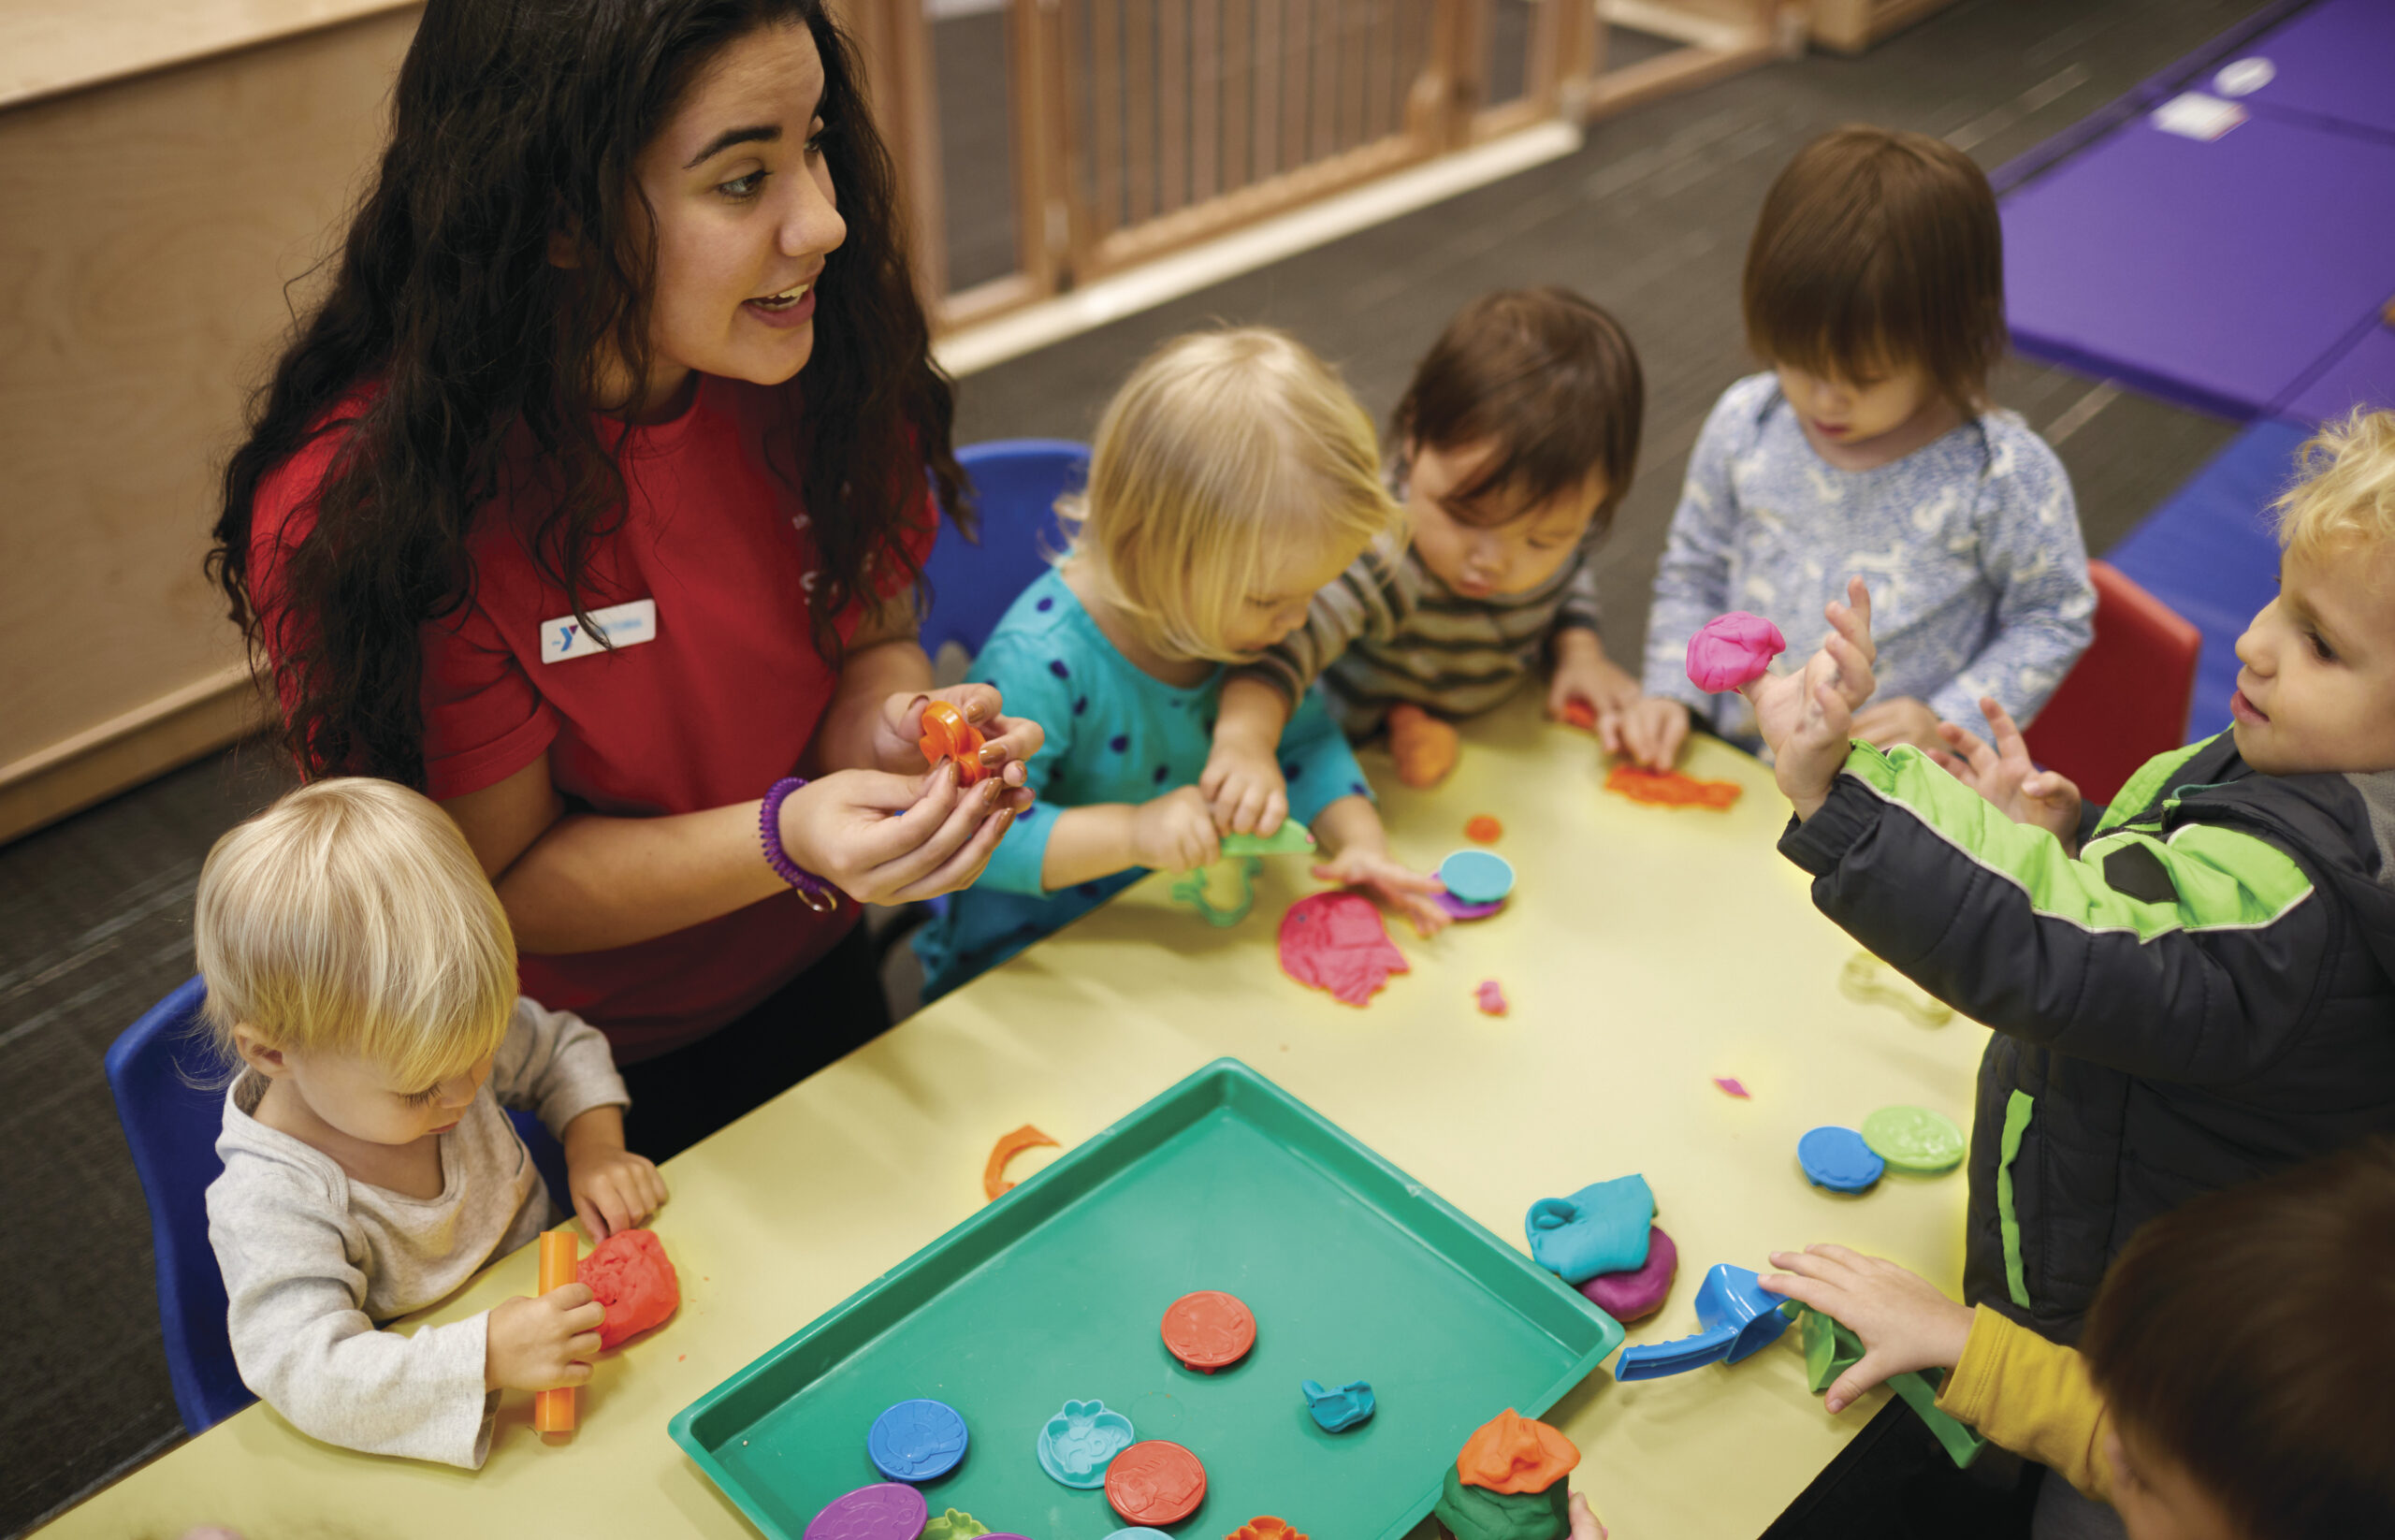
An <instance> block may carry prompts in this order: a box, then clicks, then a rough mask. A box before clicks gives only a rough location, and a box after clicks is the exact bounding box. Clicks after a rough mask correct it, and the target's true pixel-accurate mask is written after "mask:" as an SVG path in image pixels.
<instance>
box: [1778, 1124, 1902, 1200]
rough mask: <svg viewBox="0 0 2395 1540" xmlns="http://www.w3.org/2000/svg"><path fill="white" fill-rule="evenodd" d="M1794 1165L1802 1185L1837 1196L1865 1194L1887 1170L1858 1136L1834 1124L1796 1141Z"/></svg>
mask: <svg viewBox="0 0 2395 1540" xmlns="http://www.w3.org/2000/svg"><path fill="white" fill-rule="evenodd" d="M1796 1163H1797V1164H1798V1165H1799V1166H1802V1167H1804V1168H1805V1180H1806V1181H1807V1182H1810V1183H1811V1184H1813V1185H1814V1186H1816V1187H1827V1188H1828V1189H1829V1190H1830V1191H1832V1192H1839V1193H1859V1192H1869V1191H1870V1190H1871V1188H1872V1186H1873V1185H1874V1184H1877V1183H1878V1182H1879V1180H1880V1176H1881V1175H1882V1174H1883V1173H1885V1172H1886V1170H1887V1169H1888V1163H1887V1162H1886V1161H1884V1160H1882V1159H1880V1155H1879V1152H1878V1151H1876V1150H1874V1149H1872V1148H1871V1146H1870V1145H1869V1144H1867V1143H1865V1142H1864V1139H1863V1136H1862V1135H1861V1134H1858V1133H1856V1132H1855V1131H1854V1130H1853V1129H1851V1128H1841V1127H1838V1126H1836V1125H1835V1124H1833V1125H1831V1126H1827V1127H1822V1128H1816V1129H1814V1130H1813V1131H1812V1132H1811V1133H1808V1134H1807V1135H1806V1136H1805V1137H1804V1138H1802V1139H1800V1140H1797V1141H1796Z"/></svg>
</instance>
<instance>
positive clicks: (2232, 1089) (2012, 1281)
mask: <svg viewBox="0 0 2395 1540" xmlns="http://www.w3.org/2000/svg"><path fill="white" fill-rule="evenodd" d="M2306 467H2307V470H2308V471H2309V472H2310V474H2309V475H2308V477H2307V479H2305V480H2304V481H2303V482H2302V483H2301V484H2300V485H2299V486H2298V487H2295V488H2294V489H2293V490H2292V491H2290V492H2289V493H2288V494H2287V495H2286V497H2285V498H2284V499H2282V500H2281V503H2280V511H2281V515H2282V521H2281V530H2280V538H2281V544H2282V545H2283V547H2284V552H2283V557H2282V560H2281V567H2280V584H2281V587H2280V593H2279V595H2278V597H2277V598H2276V599H2274V600H2273V601H2272V603H2270V604H2269V605H2268V606H2266V607H2265V608H2264V609H2263V610H2262V612H2261V613H2260V614H2259V615H2257V616H2256V617H2255V618H2254V621H2253V623H2252V625H2250V626H2249V627H2248V628H2247V630H2246V632H2245V634H2244V635H2243V637H2241V638H2240V639H2239V641H2238V644H2237V655H2238V658H2239V660H2240V661H2241V662H2242V663H2243V671H2242V672H2241V673H2240V674H2239V676H2238V690H2237V694H2236V696H2235V698H2234V699H2233V700H2232V702H2231V707H2232V711H2233V715H2234V717H2235V725H2234V726H2233V727H2232V728H2231V729H2230V731H2228V733H2225V734H2220V735H2219V736H2217V737H2214V738H2211V739H2208V740H2206V741H2205V742H2202V743H2199V744H2195V745H2193V746H2190V747H2188V748H2181V749H2177V750H2174V751H2172V752H2170V753H2169V754H2165V755H2162V756H2159V757H2158V758H2156V759H2155V760H2153V761H2151V762H2149V763H2147V764H2146V765H2145V766H2144V767H2143V768H2142V769H2141V770H2140V771H2139V772H2138V774H2137V775H2136V776H2135V777H2132V778H2131V779H2130V781H2129V783H2128V784H2127V785H2126V787H2124V788H2123V790H2122V792H2121V793H2120V795H2119V797H2118V798H2117V799H2116V800H2115V801H2114V803H2113V805H2112V806H2111V807H2110V808H2109V809H2086V810H2084V813H2083V809H2082V807H2081V806H2080V800H2081V799H2080V796H2079V793H2078V792H2077V790H2076V789H2075V788H2073V787H2072V786H2071V785H2070V784H2069V782H2068V781H2067V780H2065V779H2064V778H2063V777H2059V776H2056V775H2054V774H2052V773H2050V772H2042V771H2039V770H2037V769H2036V768H2035V767H2034V766H2033V765H2032V763H2030V760H2029V758H2028V754H2027V751H2026V750H2025V748H2023V746H2022V743H2021V738H2020V734H2019V733H2018V732H2017V731H2016V730H2014V728H2013V726H2012V724H2011V722H2010V719H2008V718H2007V717H2006V716H2005V715H2004V713H2003V712H2002V711H2001V709H2000V708H1997V707H1996V705H1995V704H1994V703H1993V702H1988V703H1985V710H1986V714H1987V716H1988V719H1989V722H1990V725H1991V727H1992V728H1993V729H1994V732H1995V736H1996V744H1995V746H1994V747H1990V746H1989V745H1987V744H1983V743H1981V742H1980V741H1979V740H1977V739H1975V738H1972V737H1971V736H1970V735H1969V734H1964V733H1962V732H1960V731H1959V730H1950V731H1949V733H1948V734H1947V740H1948V742H1949V744H1950V745H1951V746H1952V748H1954V750H1955V752H1954V753H1953V754H1952V755H1947V756H1938V757H1933V756H1931V755H1929V754H1926V753H1923V752H1922V751H1921V750H1919V749H1914V748H1898V749H1896V750H1894V752H1892V753H1882V752H1880V750H1878V749H1874V748H1867V747H1865V746H1863V745H1860V744H1854V743H1851V742H1850V741H1849V735H1848V727H1849V724H1850V722H1851V714H1852V712H1853V711H1854V709H1855V708H1857V707H1858V706H1860V705H1862V704H1863V702H1864V701H1865V700H1866V699H1867V698H1868V697H1869V695H1870V693H1871V689H1872V682H1873V681H1872V675H1871V661H1872V643H1871V634H1870V603H1869V596H1868V595H1867V594H1866V593H1865V590H1864V587H1863V584H1862V582H1861V580H1859V579H1858V580H1856V581H1855V582H1854V583H1852V584H1851V585H1850V588H1849V590H1848V592H1849V598H1850V601H1851V603H1848V604H1836V603H1833V604H1831V605H1830V606H1829V607H1828V610H1827V616H1828V618H1829V620H1830V622H1831V626H1832V628H1833V629H1832V633H1831V635H1830V636H1829V638H1828V639H1827V641H1826V642H1825V643H1824V645H1823V647H1822V651H1821V652H1820V653H1819V654H1817V655H1816V656H1815V657H1814V658H1813V659H1812V660H1811V661H1809V662H1808V663H1807V666H1806V668H1805V670H1804V671H1803V672H1802V673H1801V674H1796V675H1788V676H1774V677H1769V678H1766V679H1764V680H1761V681H1758V683H1757V684H1756V685H1753V686H1750V687H1749V698H1750V699H1751V700H1752V701H1753V703H1754V705H1755V707H1756V711H1757V715H1758V719H1759V721H1760V722H1761V724H1762V726H1763V730H1764V737H1765V739H1766V741H1768V742H1769V743H1770V744H1771V745H1772V746H1773V748H1775V750H1776V751H1777V753H1776V760H1777V764H1776V772H1777V775H1778V781H1779V785H1780V788H1781V790H1782V791H1783V792H1786V793H1787V794H1788V797H1789V800H1790V801H1791V802H1792V803H1793V804H1794V805H1795V812H1796V817H1795V821H1793V823H1792V824H1791V825H1790V827H1789V829H1788V831H1787V833H1786V834H1785V835H1783V836H1782V837H1781V840H1780V850H1782V851H1783V852H1784V853H1785V854H1786V855H1787V856H1788V858H1789V859H1790V860H1792V861H1793V862H1795V863H1796V864H1798V865H1800V866H1802V867H1804V868H1805V869H1806V870H1807V871H1808V872H1810V873H1812V874H1813V879H1814V880H1813V899H1814V902H1815V903H1816V904H1817V905H1818V906H1819V907H1820V908H1821V909H1822V912H1823V913H1825V914H1827V915H1828V916H1829V917H1830V918H1831V919H1833V920H1835V921H1836V922H1837V923H1838V924H1840V925H1841V926H1843V927H1844V928H1845V929H1846V930H1847V931H1848V932H1849V933H1850V934H1851V935H1852V936H1853V937H1855V938H1856V939H1857V940H1859V941H1861V942H1862V943H1863V944H1864V945H1865V946H1866V947H1868V948H1869V949H1870V950H1871V951H1872V952H1876V953H1877V954H1878V955H1879V956H1880V957H1881V958H1883V959H1884V960H1886V961H1887V962H1888V963H1890V964H1891V965H1893V966H1895V967H1897V968H1899V969H1901V970H1902V971H1903V972H1904V973H1905V974H1906V975H1908V976H1909V977H1910V978H1911V979H1912V980H1913V981H1915V982H1917V983H1919V984H1920V985H1921V986H1922V987H1923V988H1924V989H1926V990H1928V991H1929V992H1930V993H1932V994H1934V995H1937V996H1938V997H1939V998H1940V999H1942V1000H1945V1001H1946V1002H1947V1003H1948V1004H1950V1005H1952V1006H1953V1007H1954V1008H1955V1009H1956V1010H1960V1011H1962V1012H1964V1013H1965V1014H1967V1015H1969V1016H1971V1017H1972V1018H1974V1019H1976V1020H1978V1021H1980V1022H1981V1023H1984V1024H1986V1025H1988V1026H1990V1027H1992V1028H1994V1029H1995V1033H1996V1036H1995V1038H1994V1039H1993V1040H1992V1041H1991V1042H1990V1043H1989V1045H1988V1050H1987V1055H1986V1057H1985V1059H1984V1061H1983V1062H1982V1064H1981V1069H1980V1086H1979V1101H1978V1114H1977V1123H1976V1126H1975V1128H1974V1129H1973V1133H1972V1140H1971V1157H1970V1220H1969V1233H1968V1238H1967V1251H1966V1260H1965V1268H1964V1292H1965V1294H1966V1296H1967V1299H1968V1300H1970V1301H1971V1302H1973V1303H1980V1302H1984V1303H1987V1304H1990V1305H1992V1306H1994V1307H1996V1309H1999V1310H2002V1311H2004V1312H2006V1313H2007V1314H2009V1315H2012V1316H2013V1317H2014V1318H2016V1319H2018V1320H2021V1321H2022V1322H2024V1323H2025V1324H2027V1325H2029V1326H2031V1327H2033V1328H2035V1329H2038V1330H2039V1331H2040V1332H2042V1333H2044V1334H2045V1335H2047V1336H2049V1337H2052V1338H2054V1339H2055V1340H2056V1341H2060V1342H2064V1343H2068V1342H2072V1341H2074V1340H2075V1339H2076V1338H2077V1336H2078V1334H2079V1330H2080V1328H2081V1325H2082V1322H2083V1316H2084V1315H2085V1313H2086V1310H2087V1308H2088V1304H2089V1301H2090V1300H2092V1299H2093V1298H2094V1296H2095V1292H2096V1286H2097V1282H2098V1281H2099V1280H2100V1279H2101V1278H2102V1277H2103V1274H2104V1270H2105V1268H2106V1266H2107V1265H2108V1264H2109V1263H2110V1262H2111V1261H2112V1257H2114V1256H2115V1255H2117V1254H2118V1252H2119V1251H2120V1249H2121V1248H2122V1246H2123V1245H2125V1244H2126V1242H2127V1240H2128V1238H2129V1236H2130V1235H2131V1234H2132V1233H2133V1232H2134V1231H2135V1230H2136V1229H2137V1228H2138V1227H2139V1226H2140V1225H2141V1224H2143V1223H2144V1222H2145V1221H2146V1220H2148V1219H2150V1218H2152V1217H2154V1216H2155V1215H2156V1214H2159V1213H2165V1212H2167V1211H2169V1210H2170V1209H2172V1208H2175V1207H2177V1206H2178V1205H2179V1204H2181V1203H2183V1202H2185V1201H2186V1200H2187V1199H2191V1198H2194V1197H2196V1196H2198V1195H2199V1194H2201V1193H2205V1192H2209V1191H2213V1190H2214V1189H2217V1188H2221V1187H2227V1186H2229V1185H2231V1184H2236V1183H2240V1182H2243V1181H2247V1180H2250V1179H2252V1178H2255V1177H2258V1176H2261V1175H2264V1174H2266V1173H2269V1172H2271V1171H2274V1170H2280V1169H2282V1168H2285V1167H2288V1166H2292V1165H2295V1164H2297V1163H2298V1162H2300V1161H2302V1160H2305V1159H2307V1158H2310V1157H2312V1156H2314V1155H2321V1154H2325V1153H2327V1152H2330V1151H2332V1150H2335V1149H2338V1148H2340V1147H2342V1146H2344V1145H2346V1144H2349V1143H2351V1142H2353V1141H2354V1140H2358V1139H2359V1138H2361V1137H2363V1136H2365V1135H2368V1134H2371V1133H2373V1132H2379V1131H2385V1130H2390V1129H2395V413H2384V412H2382V413H2376V414H2356V416H2355V417H2354V418H2353V419H2352V420H2351V421H2350V422H2348V423H2345V424H2344V425H2340V426H2338V427H2334V428H2331V429H2328V430H2327V431H2325V432H2324V433H2323V434H2322V435H2321V436H2320V437H2319V438H2317V439H2315V440H2314V441H2313V443H2311V444H2309V445H2307V446H2306ZM1941 761H1942V763H1941Z"/></svg>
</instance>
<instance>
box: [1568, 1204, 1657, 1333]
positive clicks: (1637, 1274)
mask: <svg viewBox="0 0 2395 1540" xmlns="http://www.w3.org/2000/svg"><path fill="white" fill-rule="evenodd" d="M1679 1268H1680V1248H1679V1247H1677V1246H1676V1245H1674V1244H1672V1238H1671V1237H1670V1236H1668V1235H1665V1234H1664V1233H1663V1230H1662V1226H1660V1225H1650V1226H1648V1227H1647V1263H1646V1265H1645V1266H1644V1267H1637V1268H1633V1269H1631V1270H1630V1271H1628V1272H1600V1273H1598V1274H1597V1275H1596V1276H1595V1277H1593V1278H1591V1279H1589V1281H1588V1282H1587V1283H1585V1284H1582V1285H1581V1286H1580V1292H1581V1293H1582V1294H1585V1295H1587V1296H1588V1298H1589V1303H1590V1304H1592V1305H1594V1306H1596V1307H1597V1308H1598V1309H1599V1310H1602V1311H1604V1313H1605V1314H1606V1315H1610V1316H1612V1317H1613V1318H1614V1319H1615V1320H1617V1321H1635V1320H1639V1319H1642V1318H1644V1317H1646V1316H1648V1315H1653V1314H1655V1312H1657V1311H1659V1310H1661V1309H1662V1308H1663V1301H1664V1300H1666V1299H1669V1298H1670V1297H1671V1292H1672V1275H1673V1274H1674V1273H1677V1271H1679Z"/></svg>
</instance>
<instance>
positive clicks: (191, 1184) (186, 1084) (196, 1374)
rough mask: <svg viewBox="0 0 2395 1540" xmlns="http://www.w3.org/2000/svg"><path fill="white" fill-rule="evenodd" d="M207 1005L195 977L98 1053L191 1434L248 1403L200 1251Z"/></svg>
mask: <svg viewBox="0 0 2395 1540" xmlns="http://www.w3.org/2000/svg"><path fill="white" fill-rule="evenodd" d="M207 997H208V988H207V985H206V984H205V983H204V982H203V981H201V980H200V979H198V978H197V977H196V976H195V977H194V978H191V979H189V980H186V981H184V982H183V983H182V984H181V986H180V987H179V988H177V989H176V990H175V992H174V993H173V994H171V995H167V997H166V998H165V999H163V1000H161V1001H159V1002H158V1003H157V1004H156V1005H154V1006H152V1007H151V1008H150V1010H149V1011H148V1012H147V1013H145V1014H144V1015H143V1016H142V1018H141V1019H140V1020H139V1021H138V1022H136V1023H134V1024H132V1025H131V1026H129V1027H127V1028H125V1030H124V1034H123V1036H122V1037H120V1038H118V1039H117V1040H116V1041H115V1042H114V1043H112V1044H110V1045H109V1052H108V1076H109V1090H111V1091H113V1092H114V1093H115V1094H116V1115H117V1119H118V1121H119V1122H121V1123H122V1124H123V1125H124V1141H125V1143H126V1144H128V1145H130V1146H131V1147H132V1150H133V1169H134V1170H136V1171H137V1172H138V1173H139V1174H140V1177H141V1192H142V1196H143V1197H145V1198H146V1199H149V1201H150V1246H151V1250H152V1253H153V1254H154V1255H155V1257H156V1258H157V1266H158V1317H159V1323H160V1325H161V1326H163V1327H164V1328H165V1333H166V1339H167V1375H168V1376H169V1377H170V1378H171V1379H172V1380H173V1381H174V1387H175V1410H176V1411H178V1412H180V1413H181V1414H182V1418H183V1426H184V1427H185V1428H188V1429H189V1430H191V1431H193V1432H195V1433H199V1432H205V1431H208V1430H209V1429H210V1428H211V1427H213V1426H215V1425H216V1424H217V1423H219V1422H221V1421H223V1420H224V1419H225V1418H226V1417H230V1416H232V1415H233V1414H234V1413H236V1412H238V1411H240V1409H241V1408H242V1407H244V1406H247V1405H248V1404H249V1403H250V1402H253V1401H254V1400H256V1399H257V1398H256V1397H255V1396H254V1395H252V1394H251V1393H250V1389H249V1387H248V1386H245V1385H243V1384H242V1383H241V1375H240V1370H238V1369H237V1368H235V1367H234V1364H233V1344H232V1342H231V1340H230V1338H229V1337H228V1335H227V1334H226V1329H225V1278H224V1274H222V1273H220V1272H219V1271H217V1270H216V1252H215V1249H214V1248H213V1247H211V1246H210V1244H209V1243H208V1204H207V1193H208V1184H210V1183H211V1182H213V1181H215V1180H216V1178H217V1176H218V1175H219V1174H220V1173H222V1172H223V1171H224V1170H225V1163H224V1162H223V1161H221V1160H219V1159H217V1158H216V1137H217V1135H218V1134H220V1133H222V1132H223V1131H224V1126H225V1092H224V1089H223V1085H222V1081H223V1075H224V1071H225V1066H224V1065H223V1064H222V1063H220V1062H219V1061H218V1060H217V1058H216V1056H215V1054H214V1053H212V1052H210V1049H209V1047H208V1044H207V1042H206V1040H205V1039H204V1038H203V1037H201V1036H200V1035H199V1031H198V1028H199V1008H200V1004H201V1002H202V1001H204V1000H205V999H206V998H207ZM194 1082H198V1083H194ZM509 1115H510V1116H512V1117H513V1118H515V1126H516V1128H517V1130H518V1131H519V1132H520V1133H522V1134H523V1136H524V1142H525V1143H526V1144H527V1145H528V1146H530V1149H531V1152H532V1160H533V1163H534V1164H535V1165H536V1166H538V1167H539V1168H540V1171H541V1177H542V1180H543V1181H544V1182H546V1183H547V1184H548V1187H549V1192H550V1194H551V1195H552V1196H553V1197H555V1196H557V1195H561V1194H563V1193H564V1192H565V1191H566V1184H565V1152H564V1151H563V1150H562V1149H560V1148H559V1146H558V1141H557V1140H554V1139H552V1138H550V1137H549V1133H548V1130H547V1129H545V1128H544V1127H543V1126H541V1122H540V1120H539V1119H538V1118H536V1117H533V1116H532V1115H531V1114H530V1113H528V1112H513V1113H510V1114H509Z"/></svg>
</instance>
